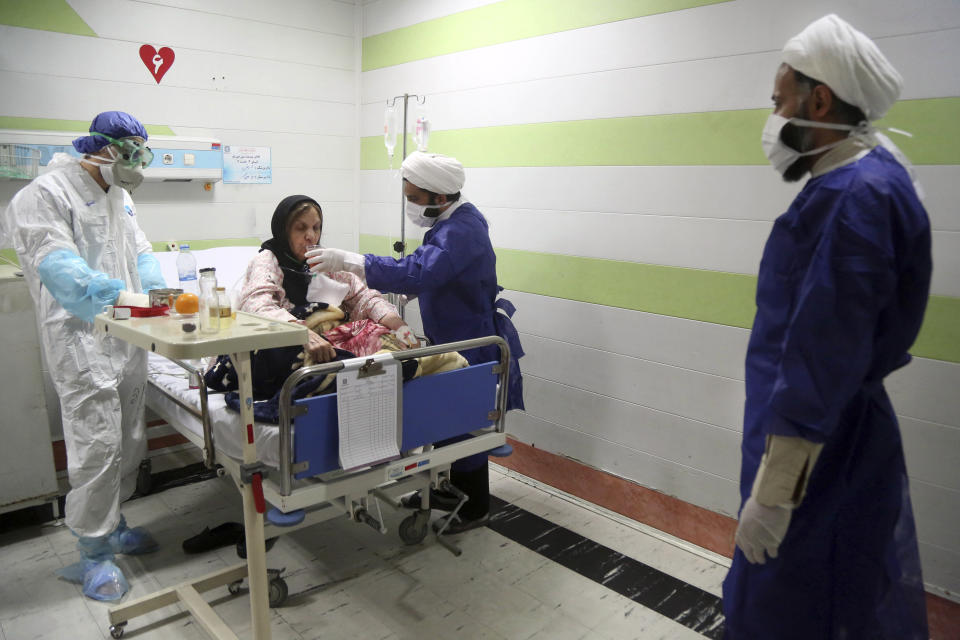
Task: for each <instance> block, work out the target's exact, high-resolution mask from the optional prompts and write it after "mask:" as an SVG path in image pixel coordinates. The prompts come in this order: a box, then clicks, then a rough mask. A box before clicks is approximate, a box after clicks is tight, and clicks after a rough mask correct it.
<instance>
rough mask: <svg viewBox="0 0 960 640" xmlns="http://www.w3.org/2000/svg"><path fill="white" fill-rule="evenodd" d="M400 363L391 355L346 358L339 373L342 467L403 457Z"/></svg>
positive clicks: (338, 415) (401, 377)
mask: <svg viewBox="0 0 960 640" xmlns="http://www.w3.org/2000/svg"><path fill="white" fill-rule="evenodd" d="M402 381H403V376H402V374H401V370H400V362H398V361H397V360H394V358H393V356H391V355H390V354H380V355H375V356H372V357H367V358H356V359H355V360H347V361H344V368H343V369H342V370H341V371H340V372H339V373H338V374H337V422H338V430H339V435H340V466H341V467H342V468H343V469H355V468H357V467H363V466H368V465H371V464H375V463H377V462H383V461H385V460H391V459H393V458H397V457H399V456H400V447H399V445H398V444H397V443H398V442H399V440H400V418H401V416H402V415H403V411H402V407H401V406H400V405H401V402H402V400H401V398H402V395H401V383H402Z"/></svg>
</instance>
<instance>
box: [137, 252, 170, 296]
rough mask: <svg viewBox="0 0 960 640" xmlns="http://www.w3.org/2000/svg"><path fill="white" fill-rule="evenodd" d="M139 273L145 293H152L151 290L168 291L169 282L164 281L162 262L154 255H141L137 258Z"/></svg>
mask: <svg viewBox="0 0 960 640" xmlns="http://www.w3.org/2000/svg"><path fill="white" fill-rule="evenodd" d="M137 273H139V274H140V287H141V289H142V290H143V293H150V290H151V289H166V288H167V281H166V280H164V279H163V272H162V270H161V269H160V261H159V260H157V258H156V256H154V255H153V254H152V253H141V254H140V255H138V256H137Z"/></svg>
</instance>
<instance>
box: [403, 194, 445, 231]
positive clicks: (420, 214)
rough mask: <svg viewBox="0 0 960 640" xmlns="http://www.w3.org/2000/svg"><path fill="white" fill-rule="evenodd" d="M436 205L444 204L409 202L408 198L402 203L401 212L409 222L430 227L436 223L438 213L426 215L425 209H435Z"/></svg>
mask: <svg viewBox="0 0 960 640" xmlns="http://www.w3.org/2000/svg"><path fill="white" fill-rule="evenodd" d="M438 206H444V205H435V204H417V203H415V202H410V201H409V200H407V201H406V203H405V204H404V205H403V212H404V213H405V214H406V216H407V220H409V221H410V222H411V223H413V224H415V225H417V226H418V227H425V228H430V227H432V226H433V225H435V224H436V223H437V218H438V217H439V214H438V215H434V216H428V215H425V213H426V211H427V209H436V208H437V207H438Z"/></svg>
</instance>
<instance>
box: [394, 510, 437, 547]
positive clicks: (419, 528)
mask: <svg viewBox="0 0 960 640" xmlns="http://www.w3.org/2000/svg"><path fill="white" fill-rule="evenodd" d="M429 521H430V512H429V511H427V510H423V511H417V512H416V513H414V514H413V515H409V516H407V517H406V518H404V519H403V520H401V521H400V527H399V529H398V531H397V532H398V533H399V534H400V539H401V540H402V541H403V543H404V544H419V543H421V542H423V539H424V538H426V537H427V529H428V527H427V525H428V524H429Z"/></svg>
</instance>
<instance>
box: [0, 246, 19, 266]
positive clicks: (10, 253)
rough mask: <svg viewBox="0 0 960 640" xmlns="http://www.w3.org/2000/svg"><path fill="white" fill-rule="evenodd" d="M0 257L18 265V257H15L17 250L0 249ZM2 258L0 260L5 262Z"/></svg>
mask: <svg viewBox="0 0 960 640" xmlns="http://www.w3.org/2000/svg"><path fill="white" fill-rule="evenodd" d="M0 258H3V259H4V260H9V261H10V262H13V263H15V264H16V265H17V266H20V258H18V257H17V252H16V251H14V250H13V249H0ZM4 260H0V262H3V263H4V264H6V263H5V262H4Z"/></svg>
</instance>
